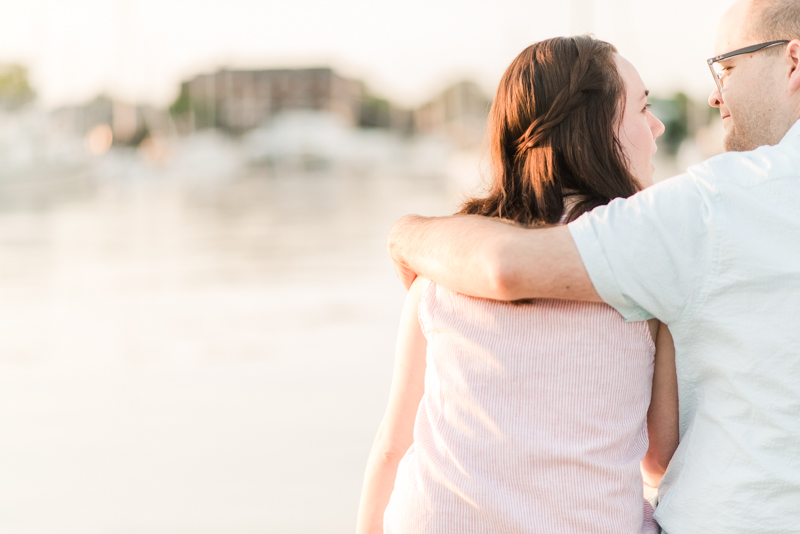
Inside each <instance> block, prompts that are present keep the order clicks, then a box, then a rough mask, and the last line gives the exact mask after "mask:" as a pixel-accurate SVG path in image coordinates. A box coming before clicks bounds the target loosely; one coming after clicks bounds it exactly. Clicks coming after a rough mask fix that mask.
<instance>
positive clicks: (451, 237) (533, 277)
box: [387, 215, 600, 302]
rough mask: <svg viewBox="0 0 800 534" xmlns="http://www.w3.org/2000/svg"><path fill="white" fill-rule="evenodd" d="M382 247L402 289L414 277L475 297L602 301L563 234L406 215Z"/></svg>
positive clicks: (474, 219)
mask: <svg viewBox="0 0 800 534" xmlns="http://www.w3.org/2000/svg"><path fill="white" fill-rule="evenodd" d="M387 247H388V249H389V254H390V255H391V256H392V260H393V261H394V263H395V268H396V270H397V273H398V276H399V277H400V279H401V281H402V282H403V284H404V286H405V287H406V288H408V287H410V285H411V282H413V280H414V278H415V277H416V276H417V275H419V276H424V277H425V278H428V279H430V280H433V281H435V282H437V283H439V284H441V285H443V286H445V287H447V288H449V289H452V290H454V291H458V292H459V293H464V294H466V295H472V296H475V297H484V298H490V299H496V300H518V299H523V298H557V299H565V300H584V301H594V302H599V301H600V297H599V295H598V294H597V292H596V291H595V289H594V286H593V285H592V282H591V280H590V278H589V274H588V273H587V272H586V268H585V267H584V265H583V262H582V261H581V257H580V254H579V253H578V249H577V247H576V246H575V242H574V241H573V240H572V235H570V233H569V229H568V228H567V227H566V226H556V227H552V228H540V229H527V228H522V227H520V226H516V225H513V224H509V223H506V222H503V221H501V220H499V219H495V218H489V217H480V216H477V215H454V216H451V217H436V218H428V217H419V216H413V215H409V216H406V217H403V218H402V219H400V220H399V221H397V222H396V223H395V225H394V226H393V227H392V230H391V232H390V234H389V239H388V243H387Z"/></svg>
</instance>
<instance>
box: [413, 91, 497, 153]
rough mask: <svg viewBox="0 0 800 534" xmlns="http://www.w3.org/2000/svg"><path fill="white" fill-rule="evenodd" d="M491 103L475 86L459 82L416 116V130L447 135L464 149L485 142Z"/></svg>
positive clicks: (422, 107)
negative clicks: (484, 137)
mask: <svg viewBox="0 0 800 534" xmlns="http://www.w3.org/2000/svg"><path fill="white" fill-rule="evenodd" d="M490 105H491V100H490V99H489V98H488V97H487V96H486V94H485V93H484V92H483V90H482V89H481V88H480V87H479V86H478V85H477V84H475V83H473V82H460V83H457V84H455V85H452V86H450V87H448V88H447V89H445V90H444V91H442V92H441V93H440V94H439V95H437V96H436V97H434V98H433V99H432V100H430V101H429V102H427V103H426V104H424V105H422V106H421V107H419V108H418V109H417V110H416V111H415V112H414V126H415V130H416V131H417V132H419V133H423V134H440V135H446V136H448V137H450V138H451V139H453V140H454V141H455V142H456V143H457V144H458V145H460V146H462V147H474V146H477V145H479V144H480V143H481V141H482V140H483V135H484V131H485V129H486V118H487V116H488V114H489V106H490Z"/></svg>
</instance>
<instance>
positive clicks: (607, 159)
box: [460, 36, 641, 226]
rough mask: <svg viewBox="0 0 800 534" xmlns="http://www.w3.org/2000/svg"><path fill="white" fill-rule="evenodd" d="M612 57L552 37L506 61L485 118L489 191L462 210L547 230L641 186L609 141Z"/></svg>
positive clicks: (602, 47)
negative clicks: (504, 69)
mask: <svg viewBox="0 0 800 534" xmlns="http://www.w3.org/2000/svg"><path fill="white" fill-rule="evenodd" d="M615 52H616V48H614V46H613V45H611V44H609V43H606V42H603V41H599V40H597V39H593V38H591V37H588V36H578V37H558V38H554V39H548V40H546V41H541V42H538V43H536V44H533V45H531V46H529V47H528V48H526V49H525V50H523V51H522V53H521V54H520V55H519V56H517V58H516V59H514V61H513V62H512V63H511V65H510V66H509V67H508V69H507V70H506V72H505V74H504V75H503V79H502V80H501V81H500V87H499V88H498V89H497V95H496V97H495V99H494V103H493V104H492V108H491V111H490V112H489V121H488V126H487V136H488V138H489V158H490V162H491V181H490V184H489V190H488V192H487V194H486V195H485V196H483V197H480V198H472V199H469V200H467V201H466V202H465V203H464V206H463V207H462V209H461V212H460V213H467V214H477V215H485V216H488V217H500V218H503V219H509V220H512V221H515V222H518V223H521V224H524V225H530V226H540V225H548V224H555V223H558V222H559V221H560V220H561V219H562V216H564V215H566V220H567V221H572V220H574V219H576V218H578V217H579V216H580V215H581V214H582V213H584V212H586V211H590V210H592V209H594V208H595V207H597V206H600V205H602V204H607V203H608V202H609V201H611V200H612V199H614V198H617V197H629V196H631V195H633V194H634V193H636V192H637V191H639V190H640V189H641V187H640V186H639V184H638V182H637V181H636V180H635V179H634V177H633V175H632V174H631V173H630V171H629V170H628V166H627V161H626V158H625V155H624V152H623V150H622V146H621V145H620V143H619V141H618V140H617V137H616V135H615V131H616V130H617V125H618V124H619V121H620V120H621V118H622V111H621V110H623V109H624V101H625V85H624V82H623V81H622V78H621V77H620V75H619V73H618V72H617V68H616V63H615V61H614V53H615ZM568 197H569V198H570V200H569V201H568V202H566V203H565V200H566V199H567V198H568ZM565 206H566V207H567V209H566V211H565Z"/></svg>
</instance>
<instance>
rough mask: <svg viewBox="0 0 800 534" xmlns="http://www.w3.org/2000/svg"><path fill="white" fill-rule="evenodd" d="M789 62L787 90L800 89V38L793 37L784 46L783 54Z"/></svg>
mask: <svg viewBox="0 0 800 534" xmlns="http://www.w3.org/2000/svg"><path fill="white" fill-rule="evenodd" d="M784 57H785V58H786V61H787V62H788V64H789V69H790V70H789V87H788V89H789V91H790V92H792V93H795V92H798V91H800V39H794V40H793V41H791V42H790V43H789V44H788V45H787V46H786V54H785V56H784Z"/></svg>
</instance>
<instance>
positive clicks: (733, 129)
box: [723, 77, 785, 152]
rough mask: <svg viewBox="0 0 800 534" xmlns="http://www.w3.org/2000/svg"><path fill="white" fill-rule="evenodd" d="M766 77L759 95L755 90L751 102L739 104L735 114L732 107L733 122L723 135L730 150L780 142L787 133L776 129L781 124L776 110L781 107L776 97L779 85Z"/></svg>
mask: <svg viewBox="0 0 800 534" xmlns="http://www.w3.org/2000/svg"><path fill="white" fill-rule="evenodd" d="M763 79H764V80H765V81H764V83H763V84H762V85H761V87H760V89H761V90H760V91H759V92H758V93H757V94H756V93H755V92H751V93H750V94H749V95H748V96H749V97H750V98H749V99H747V101H741V102H739V103H738V104H737V105H735V113H734V112H733V111H734V110H731V111H732V113H731V119H732V122H733V123H732V124H731V126H730V130H729V131H728V132H727V133H726V134H725V137H724V138H723V144H724V146H725V150H726V151H728V152H749V151H750V150H755V149H757V148H758V147H760V146H765V145H777V144H778V143H779V142H780V140H781V139H782V138H783V134H779V132H777V131H775V130H776V126H777V124H773V123H774V122H776V121H775V119H776V117H774V115H775V113H776V112H775V110H777V109H780V106H779V102H778V99H777V98H776V96H775V93H776V91H777V87H774V86H773V85H772V84H770V83H769V82H768V81H767V80H769V78H768V77H764V78H763ZM770 119H772V120H770ZM784 133H785V132H784Z"/></svg>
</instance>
